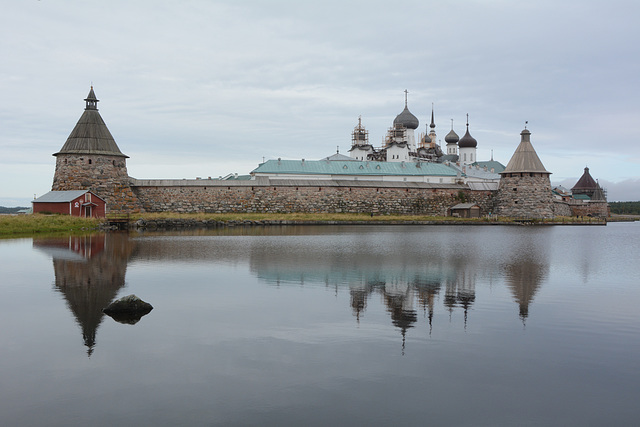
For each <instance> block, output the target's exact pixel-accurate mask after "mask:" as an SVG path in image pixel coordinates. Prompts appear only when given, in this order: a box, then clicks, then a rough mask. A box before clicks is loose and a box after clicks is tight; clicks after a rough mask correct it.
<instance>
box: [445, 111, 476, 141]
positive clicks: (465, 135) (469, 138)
mask: <svg viewBox="0 0 640 427" xmlns="http://www.w3.org/2000/svg"><path fill="white" fill-rule="evenodd" d="M452 130H453V129H452ZM445 141H446V139H445ZM477 146H478V141H476V139H475V138H474V137H472V136H471V134H470V133H469V115H468V114H467V132H466V133H465V134H464V136H463V137H462V138H460V140H459V141H458V147H460V148H465V147H468V148H475V147H477Z"/></svg>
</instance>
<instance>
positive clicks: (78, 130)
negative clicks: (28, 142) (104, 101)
mask: <svg viewBox="0 0 640 427" xmlns="http://www.w3.org/2000/svg"><path fill="white" fill-rule="evenodd" d="M84 101H85V103H86V106H85V109H84V113H82V116H80V120H78V123H76V126H75V127H74V128H73V130H72V131H71V134H70V135H69V137H68V138H67V141H66V142H65V143H64V145H63V146H62V148H61V149H60V151H58V152H57V153H55V154H54V156H58V155H60V154H100V155H107V156H118V157H125V158H128V157H129V156H126V155H124V154H122V151H120V148H118V144H116V141H115V139H113V136H111V132H109V129H108V128H107V125H106V124H105V123H104V121H103V120H102V117H101V116H100V113H99V112H98V102H99V100H98V99H97V98H96V94H95V92H94V91H93V86H91V90H90V91H89V95H87V97H86V98H85V99H84Z"/></svg>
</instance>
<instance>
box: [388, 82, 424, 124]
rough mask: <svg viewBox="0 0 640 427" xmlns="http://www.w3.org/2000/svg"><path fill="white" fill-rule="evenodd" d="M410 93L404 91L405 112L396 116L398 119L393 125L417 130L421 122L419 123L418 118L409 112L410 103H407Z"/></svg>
mask: <svg viewBox="0 0 640 427" xmlns="http://www.w3.org/2000/svg"><path fill="white" fill-rule="evenodd" d="M408 94H409V92H408V91H406V90H405V91H404V110H402V112H401V113H400V114H398V115H397V116H396V118H395V119H394V120H393V124H394V125H397V124H400V125H402V126H404V127H406V128H407V129H414V130H415V129H417V128H418V126H419V125H420V122H419V121H418V118H417V117H416V116H414V115H413V114H412V113H411V111H409V107H408V106H407V105H408V102H407V96H408Z"/></svg>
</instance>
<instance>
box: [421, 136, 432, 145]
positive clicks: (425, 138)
mask: <svg viewBox="0 0 640 427" xmlns="http://www.w3.org/2000/svg"><path fill="white" fill-rule="evenodd" d="M422 142H424V143H425V144H431V138H430V137H429V135H427V134H426V133H425V134H424V138H422Z"/></svg>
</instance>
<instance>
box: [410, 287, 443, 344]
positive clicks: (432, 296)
mask: <svg viewBox="0 0 640 427" xmlns="http://www.w3.org/2000/svg"><path fill="white" fill-rule="evenodd" d="M414 286H415V288H416V289H417V290H418V300H419V301H420V306H421V307H422V308H423V309H424V310H428V313H429V314H428V319H429V334H431V330H432V328H433V309H434V306H435V300H436V296H437V295H438V294H439V293H440V288H441V287H442V284H441V283H440V282H438V281H435V280H431V281H429V280H420V279H418V278H416V280H415V282H414Z"/></svg>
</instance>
